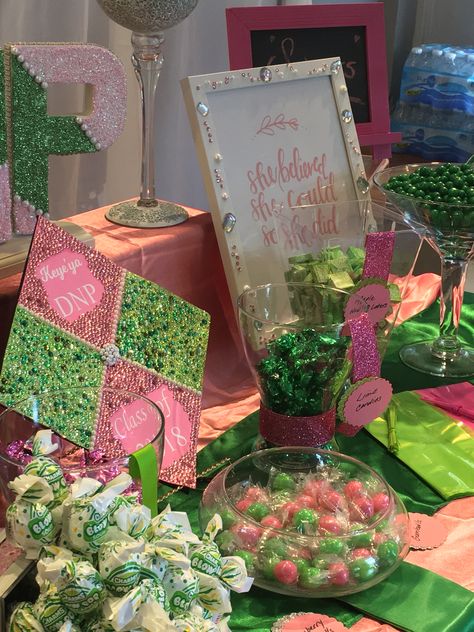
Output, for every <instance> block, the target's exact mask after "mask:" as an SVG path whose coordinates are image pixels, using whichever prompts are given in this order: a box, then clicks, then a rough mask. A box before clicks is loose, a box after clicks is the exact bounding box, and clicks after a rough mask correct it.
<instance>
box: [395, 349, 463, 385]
mask: <svg viewBox="0 0 474 632" xmlns="http://www.w3.org/2000/svg"><path fill="white" fill-rule="evenodd" d="M399 355H400V359H401V361H402V362H403V363H404V364H406V365H407V366H409V367H410V368H411V369H415V371H420V373H427V374H428V375H436V376H437V377H446V378H449V379H455V378H463V377H470V376H472V375H474V349H471V348H466V347H463V348H461V349H459V351H457V353H456V354H455V355H450V354H444V357H443V354H435V353H434V351H433V343H431V342H418V343H415V344H413V345H406V346H405V347H402V348H401V349H400V354H399ZM440 356H441V357H440Z"/></svg>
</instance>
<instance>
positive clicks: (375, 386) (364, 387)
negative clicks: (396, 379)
mask: <svg viewBox="0 0 474 632" xmlns="http://www.w3.org/2000/svg"><path fill="white" fill-rule="evenodd" d="M391 399H392V385H391V384H390V382H387V380H384V379H383V378H381V377H372V378H367V379H365V380H361V381H360V382H356V383H355V384H354V385H353V386H352V387H351V389H350V390H349V392H348V395H347V396H346V398H345V400H343V416H344V418H345V422H346V423H348V424H350V425H351V426H365V425H366V424H368V423H370V422H371V421H373V420H374V419H376V418H377V417H379V416H380V415H381V414H382V413H383V412H384V411H385V409H386V408H387V406H388V405H389V403H390V400H391Z"/></svg>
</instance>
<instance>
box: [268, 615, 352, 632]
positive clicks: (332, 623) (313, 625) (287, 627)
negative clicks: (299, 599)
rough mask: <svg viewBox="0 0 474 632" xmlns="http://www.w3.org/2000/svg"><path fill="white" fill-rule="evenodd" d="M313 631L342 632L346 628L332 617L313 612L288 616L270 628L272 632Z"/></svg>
mask: <svg viewBox="0 0 474 632" xmlns="http://www.w3.org/2000/svg"><path fill="white" fill-rule="evenodd" d="M313 630H316V632H344V630H347V628H346V626H345V625H343V624H342V623H341V622H340V621H337V619H334V618H333V617H328V616H327V615H325V614H316V613H314V612H306V613H301V614H290V615H289V616H287V617H283V619H280V620H279V621H277V622H276V623H275V624H274V625H273V627H272V632H313Z"/></svg>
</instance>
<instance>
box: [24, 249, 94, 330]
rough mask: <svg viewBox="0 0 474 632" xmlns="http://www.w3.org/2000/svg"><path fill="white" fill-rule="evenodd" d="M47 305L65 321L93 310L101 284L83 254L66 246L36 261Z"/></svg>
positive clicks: (36, 272) (37, 274) (72, 320)
mask: <svg viewBox="0 0 474 632" xmlns="http://www.w3.org/2000/svg"><path fill="white" fill-rule="evenodd" d="M35 275H36V277H37V278H38V279H39V280H40V281H41V283H42V285H43V287H44V289H45V291H46V295H47V297H48V302H49V305H50V306H51V308H52V309H54V311H55V312H57V313H58V314H59V316H61V317H62V318H64V320H66V321H67V322H68V323H71V322H74V321H75V320H77V319H78V318H79V317H80V316H82V315H83V314H86V313H87V312H90V311H91V310H93V309H94V308H95V307H96V305H98V304H99V303H100V301H101V299H102V295H103V293H104V286H103V285H102V283H101V282H100V281H99V279H96V277H95V276H94V275H93V274H92V272H91V271H90V269H89V266H88V264H87V260H86V258H85V257H84V255H81V254H79V253H78V252H73V251H72V250H70V249H69V248H66V249H65V250H63V251H62V252H60V253H58V254H57V255H53V256H52V257H48V259H45V260H44V261H42V262H41V263H40V264H38V266H37V268H36V271H35Z"/></svg>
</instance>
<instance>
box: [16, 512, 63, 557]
mask: <svg viewBox="0 0 474 632" xmlns="http://www.w3.org/2000/svg"><path fill="white" fill-rule="evenodd" d="M6 523H7V533H8V536H9V538H10V539H11V540H13V541H14V542H15V543H16V544H17V545H18V546H19V547H21V548H22V549H24V551H25V553H26V558H27V559H30V560H31V559H35V558H37V557H38V555H39V552H40V550H41V547H42V546H43V545H45V544H46V545H47V544H54V543H55V541H56V537H57V534H58V527H57V524H55V521H54V518H53V514H52V513H51V511H50V510H49V509H48V507H46V506H45V505H41V504H40V503H28V502H24V501H21V500H20V501H18V502H15V503H13V504H11V505H10V506H9V507H8V509H7V517H6Z"/></svg>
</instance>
